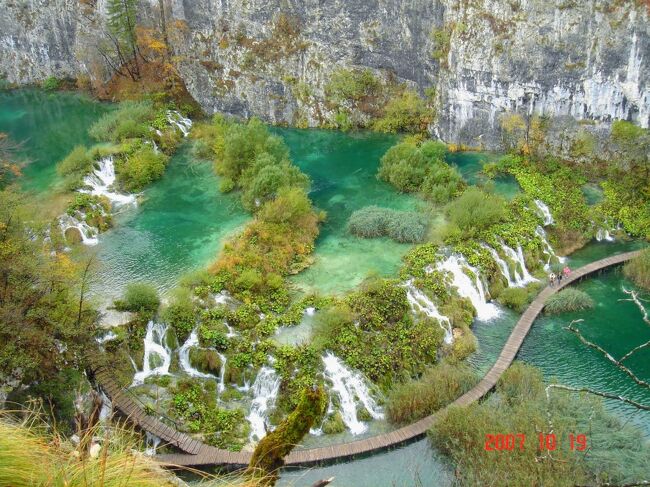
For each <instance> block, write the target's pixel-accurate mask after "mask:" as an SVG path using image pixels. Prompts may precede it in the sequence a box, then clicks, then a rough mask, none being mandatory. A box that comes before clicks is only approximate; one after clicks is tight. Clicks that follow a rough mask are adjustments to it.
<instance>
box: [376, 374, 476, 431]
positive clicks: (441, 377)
mask: <svg viewBox="0 0 650 487" xmlns="http://www.w3.org/2000/svg"><path fill="white" fill-rule="evenodd" d="M475 383H476V375H475V374H474V372H472V370H471V369H470V368H469V367H468V366H467V365H464V364H453V365H452V364H448V363H445V362H443V363H441V364H439V365H436V366H435V367H432V368H431V369H429V370H428V371H427V372H425V373H424V375H423V376H422V378H420V379H419V380H413V381H410V382H407V383H405V384H401V385H399V386H397V387H396V388H394V389H393V390H392V391H391V393H390V394H389V396H388V403H387V406H386V412H387V415H388V419H389V421H391V422H392V423H397V424H405V423H411V422H413V421H416V420H418V419H422V418H424V417H425V416H428V415H429V414H432V413H434V412H435V411H437V410H438V409H441V408H442V407H444V406H446V405H447V404H449V403H451V402H452V401H453V400H455V399H456V398H458V397H460V396H461V395H462V394H463V393H465V392H466V391H468V390H469V389H470V388H471V387H472V386H473V385H474V384H475Z"/></svg>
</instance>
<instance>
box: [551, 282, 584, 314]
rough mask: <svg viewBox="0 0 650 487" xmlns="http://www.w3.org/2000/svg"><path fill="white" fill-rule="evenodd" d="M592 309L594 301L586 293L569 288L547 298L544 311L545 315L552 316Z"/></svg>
mask: <svg viewBox="0 0 650 487" xmlns="http://www.w3.org/2000/svg"><path fill="white" fill-rule="evenodd" d="M593 307H594V301H593V299H591V297H590V296H589V295H588V294H587V293H586V292H584V291H581V290H580V289H575V288H572V287H570V288H567V289H563V290H562V291H560V292H558V293H555V294H553V295H552V296H551V297H549V298H548V299H547V300H546V305H545V306H544V311H545V312H546V313H547V314H551V315H554V314H558V313H567V312H571V311H581V310H583V309H590V308H593Z"/></svg>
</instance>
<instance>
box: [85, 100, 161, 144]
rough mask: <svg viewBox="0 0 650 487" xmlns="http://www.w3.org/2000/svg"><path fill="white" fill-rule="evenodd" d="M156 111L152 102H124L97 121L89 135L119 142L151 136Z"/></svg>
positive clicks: (98, 138)
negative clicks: (151, 126) (151, 125)
mask: <svg viewBox="0 0 650 487" xmlns="http://www.w3.org/2000/svg"><path fill="white" fill-rule="evenodd" d="M155 118H156V110H155V109H154V107H153V104H152V103H151V102H150V101H137V102H136V101H124V102H122V103H120V105H119V106H118V108H117V110H113V111H111V112H108V113H106V114H105V115H104V116H102V118H100V119H99V120H97V122H95V123H94V124H93V125H92V126H91V127H90V130H89V131H88V133H89V134H90V136H91V137H92V138H94V139H96V140H102V141H108V142H119V141H121V140H124V139H129V138H137V137H144V136H148V135H150V133H151V131H150V130H149V128H150V124H151V123H152V122H153V120H154V119H155Z"/></svg>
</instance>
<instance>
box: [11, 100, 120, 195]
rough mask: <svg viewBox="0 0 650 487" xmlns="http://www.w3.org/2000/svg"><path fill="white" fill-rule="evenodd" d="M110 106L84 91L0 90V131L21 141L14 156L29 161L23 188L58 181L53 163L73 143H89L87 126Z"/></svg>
mask: <svg viewBox="0 0 650 487" xmlns="http://www.w3.org/2000/svg"><path fill="white" fill-rule="evenodd" d="M109 109H110V105H109V104H105V103H99V102H97V101H94V100H92V99H90V98H89V97H87V96H85V95H81V94H79V93H73V92H56V93H47V92H44V91H41V90H35V89H21V90H8V91H0V132H6V133H8V134H9V136H10V137H11V139H12V141H13V142H16V143H21V147H20V149H19V151H18V153H17V155H18V157H19V158H20V159H22V160H26V161H28V162H29V164H28V165H27V166H26V167H25V168H24V170H23V174H24V177H23V178H22V184H23V187H24V188H25V189H26V190H31V191H35V192H43V191H46V190H48V189H50V188H51V187H52V186H53V184H54V183H56V182H57V181H58V179H57V176H56V163H57V162H58V161H60V160H61V159H63V158H64V157H65V156H66V155H67V154H68V153H69V152H70V150H72V148H73V147H74V146H75V145H77V144H90V143H91V142H92V141H91V140H90V137H88V127H90V125H92V124H93V122H95V121H96V120H97V119H98V118H99V117H101V116H102V115H103V114H104V113H106V112H107V111H108V110H109Z"/></svg>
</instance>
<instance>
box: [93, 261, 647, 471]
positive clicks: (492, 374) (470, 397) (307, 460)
mask: <svg viewBox="0 0 650 487" xmlns="http://www.w3.org/2000/svg"><path fill="white" fill-rule="evenodd" d="M640 253H641V251H640V250H638V251H633V252H627V253H624V254H618V255H613V256H611V257H607V258H605V259H601V260H598V261H596V262H592V263H591V264H587V265H585V266H584V267H580V268H579V269H576V270H574V271H572V272H571V274H570V276H569V277H568V278H565V279H563V280H562V284H561V285H560V286H558V285H556V286H554V287H548V286H547V287H545V288H544V289H543V290H542V291H541V292H540V293H539V295H538V296H537V297H536V298H535V300H534V301H533V302H532V303H531V304H530V306H529V307H528V308H527V309H526V311H525V312H524V314H523V315H521V317H520V318H519V321H518V322H517V324H516V325H515V327H514V328H513V329H512V332H511V333H510V336H509V337H508V340H507V341H506V343H505V345H504V346H503V349H502V350H501V353H500V354H499V357H498V358H497V360H496V362H495V363H494V365H493V366H492V368H491V369H490V370H489V371H488V373H487V374H485V376H484V377H483V379H481V380H480V381H479V383H478V384H476V385H475V386H474V387H473V388H472V389H470V390H469V391H467V392H466V393H465V394H463V395H462V396H460V397H459V398H458V399H456V400H455V401H454V402H452V403H451V404H450V405H449V406H447V408H448V407H451V406H466V405H468V404H471V403H472V402H474V401H478V400H479V399H481V398H482V397H483V396H485V395H486V394H487V393H488V392H489V391H490V390H491V389H492V388H493V387H494V386H495V385H496V383H497V381H498V380H499V378H500V377H501V374H503V372H504V371H505V370H506V369H507V368H508V367H509V366H510V364H511V363H512V361H513V360H514V359H515V356H516V355H517V352H519V348H520V347H521V345H522V343H523V342H524V339H525V338H526V335H528V331H529V330H530V328H531V326H532V325H533V322H534V321H535V319H536V318H537V316H538V315H539V313H540V312H541V311H542V309H543V308H544V304H545V302H546V300H547V299H548V298H549V296H551V295H552V294H554V293H556V292H557V291H559V290H560V289H562V288H564V287H566V286H568V285H570V284H572V283H574V282H576V281H578V280H580V279H582V278H583V277H585V276H587V275H589V274H592V273H594V272H597V271H599V270H601V269H605V268H607V267H610V266H613V265H618V264H622V263H623V262H626V261H628V260H630V259H632V258H634V257H636V256H637V255H639V254H640ZM91 367H92V365H91ZM94 373H95V378H96V381H97V383H98V384H99V385H100V386H101V388H102V389H103V390H104V391H105V392H106V394H107V395H108V396H109V397H110V398H111V399H112V401H113V406H114V407H115V408H117V409H118V410H120V411H121V412H122V413H123V414H125V415H126V416H127V417H128V418H129V419H130V420H131V421H132V422H133V423H134V424H136V425H137V426H139V427H140V428H142V429H144V430H146V431H149V432H150V433H153V434H154V435H156V436H158V437H160V438H161V439H162V440H163V441H165V442H167V444H170V445H173V446H175V447H176V448H178V449H179V450H181V451H184V452H186V453H179V454H168V455H157V456H156V459H157V460H159V461H160V462H161V463H163V464H165V465H169V466H188V467H189V466H193V467H196V466H203V465H221V466H230V467H240V466H245V465H248V463H249V462H250V459H251V455H252V453H251V452H230V451H226V450H222V449H219V448H215V447H213V446H209V445H206V444H203V443H201V442H199V441H198V440H194V439H192V438H191V437H190V436H189V435H186V434H185V433H181V432H179V431H176V430H175V429H174V428H171V427H170V426H168V425H166V424H165V423H164V422H163V421H161V420H160V419H157V418H155V417H153V416H148V415H147V414H146V413H145V412H144V410H143V409H142V408H141V407H140V405H139V404H138V403H137V402H136V400H135V399H134V398H133V396H132V395H131V394H130V393H128V392H125V391H124V390H123V389H122V388H121V387H119V386H118V385H117V384H116V383H115V381H114V379H113V377H112V375H111V372H110V370H106V369H105V368H102V367H101V366H97V367H96V369H95V370H94ZM445 409H446V408H444V409H442V410H440V411H438V412H436V413H435V414H432V415H431V416H427V417H426V418H423V419H421V420H419V421H417V422H415V423H413V424H410V425H408V426H404V427H402V428H399V429H396V430H394V431H390V432H388V433H384V434H380V435H377V436H373V437H370V438H365V439H362V440H356V441H352V442H349V443H343V444H338V445H330V446H323V447H319V448H310V449H304V450H294V451H292V452H291V453H290V454H289V456H288V457H287V458H286V464H287V465H289V466H296V465H311V464H315V463H319V462H328V461H333V460H342V459H345V458H350V457H354V456H356V455H364V454H368V453H371V452H375V451H378V450H384V449H386V448H389V447H392V446H396V445H399V444H402V443H405V442H407V441H410V440H413V439H415V438H419V437H421V436H423V435H424V434H425V433H426V431H427V430H428V429H429V428H430V427H431V426H432V425H433V423H434V421H435V420H436V418H438V417H439V415H440V414H441V413H442V412H443V411H444V410H445Z"/></svg>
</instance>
